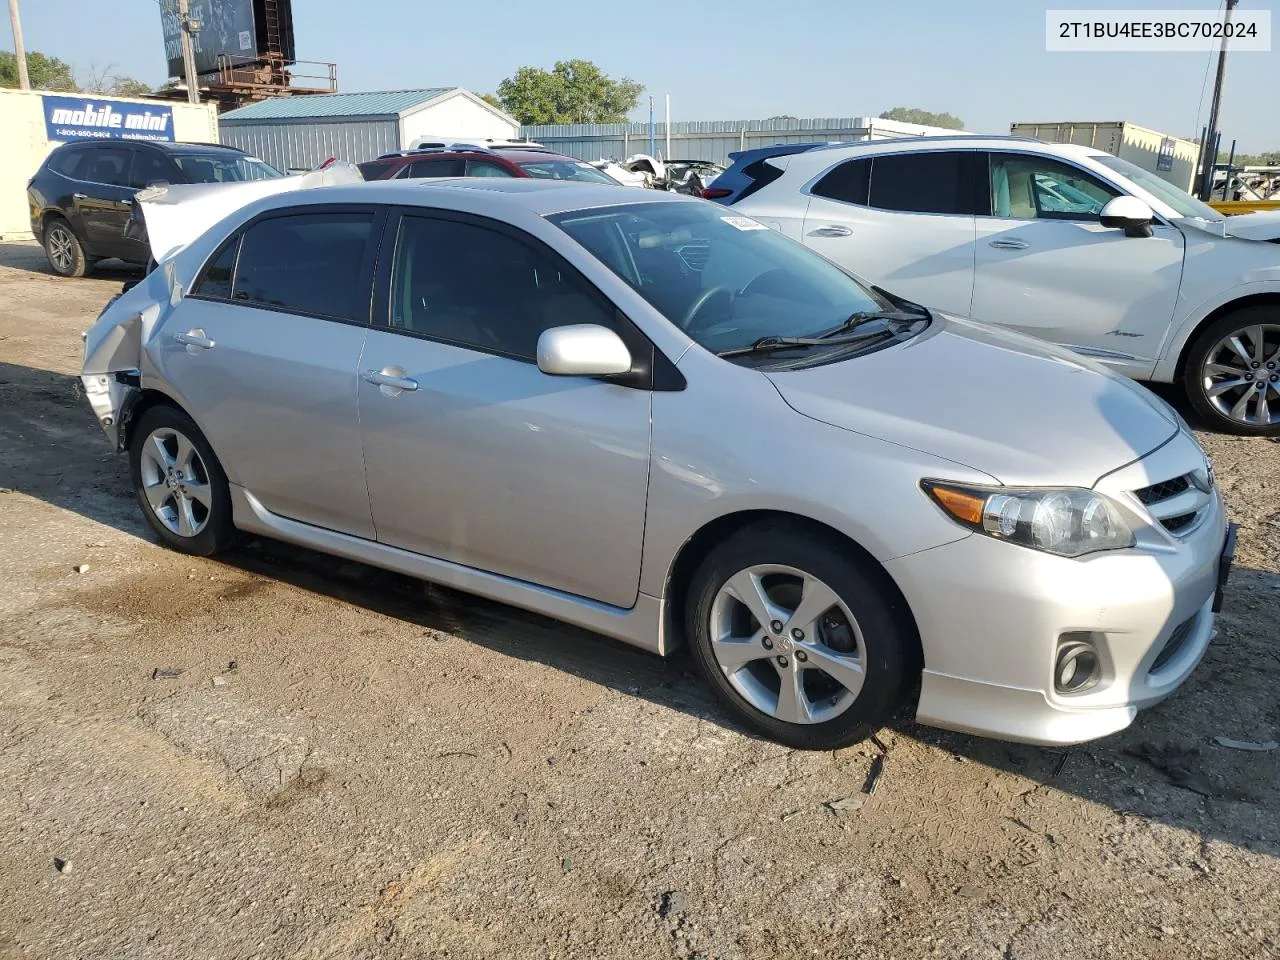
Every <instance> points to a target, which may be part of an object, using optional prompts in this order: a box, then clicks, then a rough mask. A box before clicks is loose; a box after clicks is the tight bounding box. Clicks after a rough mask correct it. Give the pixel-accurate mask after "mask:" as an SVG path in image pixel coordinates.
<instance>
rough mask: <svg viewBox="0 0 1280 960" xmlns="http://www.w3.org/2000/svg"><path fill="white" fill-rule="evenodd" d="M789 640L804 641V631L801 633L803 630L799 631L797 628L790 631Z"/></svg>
mask: <svg viewBox="0 0 1280 960" xmlns="http://www.w3.org/2000/svg"><path fill="white" fill-rule="evenodd" d="M791 639H792V640H803V639H804V631H803V630H801V629H799V628H797V629H795V630H792V631H791Z"/></svg>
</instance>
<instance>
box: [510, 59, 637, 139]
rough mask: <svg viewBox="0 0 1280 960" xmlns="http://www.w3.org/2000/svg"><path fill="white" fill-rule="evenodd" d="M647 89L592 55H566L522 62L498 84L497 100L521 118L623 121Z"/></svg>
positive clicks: (532, 121) (530, 121) (529, 120)
mask: <svg viewBox="0 0 1280 960" xmlns="http://www.w3.org/2000/svg"><path fill="white" fill-rule="evenodd" d="M643 92H644V86H643V85H641V84H639V83H636V82H635V81H633V80H631V79H630V78H629V77H623V78H622V79H621V80H615V79H613V78H612V77H610V76H608V75H607V74H606V73H605V72H604V71H602V70H601V69H600V68H599V67H597V66H596V65H595V64H594V63H591V62H590V61H588V60H561V61H559V62H557V63H556V65H555V66H554V67H552V68H551V69H550V70H543V69H541V68H539V67H521V68H520V69H519V70H517V71H516V73H515V75H514V76H511V77H507V79H505V80H503V81H502V82H501V83H500V84H498V101H499V103H500V104H501V106H502V109H503V110H505V111H507V113H509V114H511V115H512V116H513V117H515V118H516V119H517V120H519V121H520V122H521V123H522V124H539V123H622V122H623V121H625V120H626V119H627V114H628V113H630V112H631V111H632V110H634V109H635V108H636V104H638V103H639V102H640V94H641V93H643Z"/></svg>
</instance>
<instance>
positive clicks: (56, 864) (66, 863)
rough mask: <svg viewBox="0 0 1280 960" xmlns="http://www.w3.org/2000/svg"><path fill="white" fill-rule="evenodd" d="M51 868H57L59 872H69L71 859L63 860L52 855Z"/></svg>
mask: <svg viewBox="0 0 1280 960" xmlns="http://www.w3.org/2000/svg"><path fill="white" fill-rule="evenodd" d="M53 869H55V870H57V871H58V872H59V873H70V872H71V861H70V860H63V859H62V858H61V857H54V858H53Z"/></svg>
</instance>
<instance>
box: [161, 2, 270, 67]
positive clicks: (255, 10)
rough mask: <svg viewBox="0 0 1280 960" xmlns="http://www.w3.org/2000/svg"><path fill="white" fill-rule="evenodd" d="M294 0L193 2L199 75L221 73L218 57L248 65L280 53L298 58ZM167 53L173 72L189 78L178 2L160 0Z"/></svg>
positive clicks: (189, 9)
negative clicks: (292, 4) (183, 64)
mask: <svg viewBox="0 0 1280 960" xmlns="http://www.w3.org/2000/svg"><path fill="white" fill-rule="evenodd" d="M290 6H291V4H290V2H289V0H189V3H188V15H189V16H190V17H191V19H192V21H193V22H195V23H198V24H199V29H198V30H196V31H195V32H194V33H193V34H192V36H191V40H192V45H193V46H194V47H195V55H196V73H198V74H201V75H203V74H210V73H216V72H217V69H218V56H219V55H220V54H224V53H225V54H227V55H228V56H230V57H231V60H232V63H234V64H237V65H240V66H244V65H247V64H249V63H252V62H254V61H257V60H260V59H262V58H264V57H265V56H266V55H267V54H279V55H281V56H283V57H284V58H285V59H286V60H292V59H293V16H292V10H291V9H290ZM160 19H161V23H162V24H163V27H164V52H165V58H166V59H167V60H168V61H169V76H171V77H181V76H183V73H184V71H183V66H182V27H181V24H180V21H179V19H178V4H177V0H160Z"/></svg>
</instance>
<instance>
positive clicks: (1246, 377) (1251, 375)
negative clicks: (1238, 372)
mask: <svg viewBox="0 0 1280 960" xmlns="http://www.w3.org/2000/svg"><path fill="white" fill-rule="evenodd" d="M1244 378H1245V379H1246V380H1252V379H1253V374H1252V373H1246V374H1245V375H1244Z"/></svg>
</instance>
